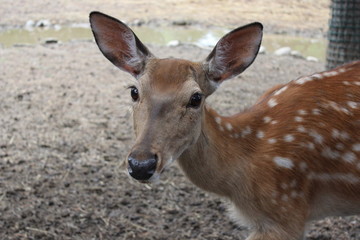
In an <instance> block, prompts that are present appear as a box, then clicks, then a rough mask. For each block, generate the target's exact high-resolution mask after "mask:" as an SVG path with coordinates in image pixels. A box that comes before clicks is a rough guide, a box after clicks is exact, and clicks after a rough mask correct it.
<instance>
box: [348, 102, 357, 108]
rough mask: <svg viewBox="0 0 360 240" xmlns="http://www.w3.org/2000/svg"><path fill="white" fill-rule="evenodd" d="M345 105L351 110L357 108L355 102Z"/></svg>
mask: <svg viewBox="0 0 360 240" xmlns="http://www.w3.org/2000/svg"><path fill="white" fill-rule="evenodd" d="M347 104H348V106H349V107H351V108H357V103H356V102H352V101H348V102H347Z"/></svg>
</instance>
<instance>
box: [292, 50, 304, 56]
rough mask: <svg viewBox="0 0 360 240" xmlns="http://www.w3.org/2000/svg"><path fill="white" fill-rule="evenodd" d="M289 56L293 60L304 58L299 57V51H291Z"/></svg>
mask: <svg viewBox="0 0 360 240" xmlns="http://www.w3.org/2000/svg"><path fill="white" fill-rule="evenodd" d="M290 55H291V56H293V57H295V58H304V57H303V56H302V55H301V53H300V52H299V51H296V50H292V51H291V52H290Z"/></svg>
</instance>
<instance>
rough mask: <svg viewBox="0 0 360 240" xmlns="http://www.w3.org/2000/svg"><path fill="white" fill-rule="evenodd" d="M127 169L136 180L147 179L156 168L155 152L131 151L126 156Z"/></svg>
mask: <svg viewBox="0 0 360 240" xmlns="http://www.w3.org/2000/svg"><path fill="white" fill-rule="evenodd" d="M128 162H129V166H128V171H129V174H130V176H132V177H133V178H135V179H136V180H148V179H149V178H151V176H152V175H154V173H155V170H156V163H157V156H156V154H145V155H144V154H136V153H131V154H130V155H129V157H128Z"/></svg>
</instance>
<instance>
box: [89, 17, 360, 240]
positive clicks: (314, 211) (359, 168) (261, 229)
mask: <svg viewBox="0 0 360 240" xmlns="http://www.w3.org/2000/svg"><path fill="white" fill-rule="evenodd" d="M90 21H91V26H92V30H93V32H94V35H95V39H96V41H97V44H98V46H99V48H100V50H101V51H102V52H103V54H104V55H105V57H107V58H108V59H109V60H110V61H111V62H113V63H114V64H115V65H116V66H118V67H119V68H120V69H123V70H125V71H127V72H129V73H130V74H132V75H133V76H134V77H135V78H136V79H137V82H136V84H135V85H134V86H132V87H131V96H132V98H133V100H134V106H133V109H134V128H135V133H136V136H137V137H136V141H135V144H134V147H133V148H132V150H131V152H130V154H129V156H128V170H129V173H130V175H131V176H132V177H134V178H135V179H137V180H139V181H141V182H151V181H154V180H156V179H158V178H159V176H160V173H161V172H162V171H163V170H164V169H165V168H166V166H168V165H169V164H171V162H172V161H174V160H175V159H177V160H178V162H179V164H180V166H181V168H182V169H183V170H184V172H185V174H186V175H187V176H188V177H189V178H190V180H191V181H192V182H193V183H194V184H196V185H197V186H199V187H200V188H202V189H204V190H206V191H210V192H213V193H216V194H218V195H221V196H223V197H226V198H228V199H229V200H230V201H231V202H232V203H233V205H234V210H233V211H234V213H235V215H237V218H238V219H240V220H242V221H243V222H244V223H245V224H247V225H248V226H250V227H251V229H252V234H251V235H250V236H249V238H248V239H249V240H265V239H266V240H275V239H276V240H288V239H294V240H295V239H300V238H301V237H302V236H303V233H304V231H305V230H306V225H307V223H308V222H309V221H311V220H314V219H319V218H322V217H325V216H331V215H339V216H345V215H351V214H358V213H360V134H357V130H358V129H359V128H360V62H355V63H352V64H349V65H345V66H343V67H340V68H337V69H334V70H332V71H328V72H323V73H317V74H314V75H312V76H307V77H303V78H299V79H297V80H294V81H291V82H289V83H288V84H285V85H279V86H276V87H274V88H272V89H270V90H269V91H267V92H266V93H265V94H264V95H263V96H262V97H260V99H259V100H258V102H257V103H256V104H255V105H254V106H253V107H251V108H249V109H247V110H246V111H245V112H243V113H239V114H236V115H234V116H231V117H223V116H220V115H219V114H217V113H216V112H215V111H214V110H213V109H211V108H210V107H209V106H207V105H206V103H205V98H206V97H207V96H209V95H210V94H212V93H213V92H214V91H215V89H216V88H217V86H218V85H219V84H220V83H221V82H222V81H224V80H226V79H229V78H231V77H232V76H235V75H237V74H239V73H240V72H242V71H243V70H244V69H246V68H247V67H248V66H249V65H250V64H251V63H252V61H253V60H254V58H255V56H256V54H257V51H258V48H259V46H260V42H261V36H262V26H261V25H260V24H258V23H254V24H250V25H247V26H245V27H242V28H239V29H236V30H234V31H232V32H231V33H229V34H227V35H225V36H224V37H223V38H222V39H221V40H220V41H219V42H218V44H217V45H216V47H215V48H214V50H213V51H212V52H211V53H210V55H209V56H208V58H207V59H206V60H205V62H202V63H194V62H190V61H186V60H180V59H157V58H155V57H154V56H153V55H152V54H151V53H150V52H149V51H148V49H147V48H146V47H145V46H144V45H143V44H142V43H141V42H140V40H139V39H138V38H137V37H136V36H135V34H134V33H133V32H132V31H131V30H130V29H129V28H128V27H127V26H126V25H124V24H123V23H121V22H120V21H118V20H116V19H114V18H111V17H109V16H106V15H104V14H101V13H98V12H94V13H92V14H91V16H90Z"/></svg>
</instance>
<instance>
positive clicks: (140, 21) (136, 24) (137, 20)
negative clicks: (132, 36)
mask: <svg viewBox="0 0 360 240" xmlns="http://www.w3.org/2000/svg"><path fill="white" fill-rule="evenodd" d="M144 23H145V22H144V20H140V19H135V20H134V21H133V22H132V24H133V25H135V26H138V27H140V26H141V25H143V24H144Z"/></svg>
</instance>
